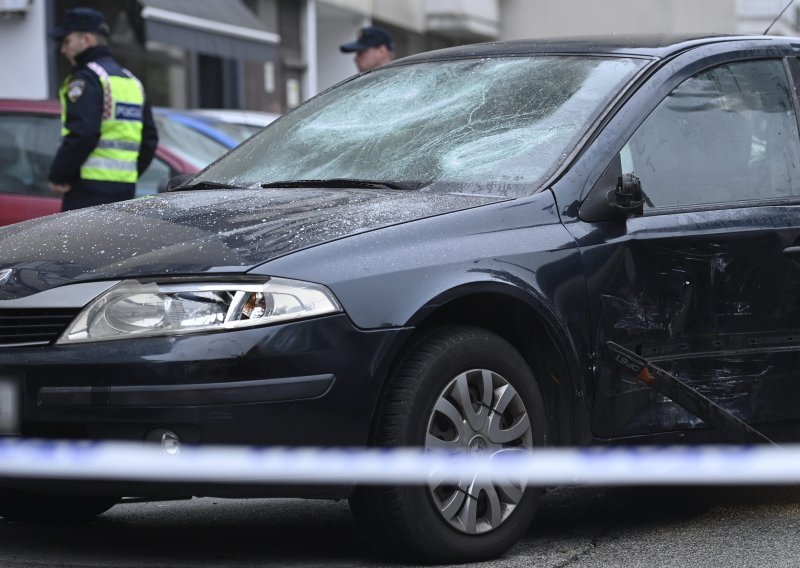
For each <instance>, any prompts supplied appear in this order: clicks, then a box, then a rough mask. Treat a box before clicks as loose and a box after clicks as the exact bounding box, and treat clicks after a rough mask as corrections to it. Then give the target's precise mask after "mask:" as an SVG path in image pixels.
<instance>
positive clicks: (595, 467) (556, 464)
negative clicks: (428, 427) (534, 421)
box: [0, 438, 800, 486]
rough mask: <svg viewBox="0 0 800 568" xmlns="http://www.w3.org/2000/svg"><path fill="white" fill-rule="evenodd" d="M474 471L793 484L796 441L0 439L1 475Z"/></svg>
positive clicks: (331, 477)
mask: <svg viewBox="0 0 800 568" xmlns="http://www.w3.org/2000/svg"><path fill="white" fill-rule="evenodd" d="M475 476H479V477H480V478H481V479H483V480H486V481H489V480H492V481H497V482H502V481H504V480H509V479H513V480H514V481H517V482H519V481H524V482H527V483H528V484H531V485H541V486H552V485H589V484H594V485H681V484H793V483H800V446H788V447H782V448H776V447H768V446H749V447H743V446H714V447H709V446H707V447H698V446H694V447H637V448H631V447H619V448H607V447H595V448H584V449H577V448H574V449H571V448H556V449H542V450H538V451H534V452H531V453H523V452H508V453H507V454H501V455H495V456H494V457H489V456H487V455H481V454H473V455H460V456H455V457H453V456H447V455H444V454H436V453H428V452H424V451H422V450H415V449H393V450H388V449H338V448H248V447H231V446H182V447H181V451H180V453H179V454H177V455H166V454H165V453H164V452H163V451H162V450H161V448H160V447H159V446H158V445H156V444H143V443H128V442H53V441H42V440H30V439H21V438H5V439H3V438H0V480H2V479H3V478H7V479H8V478H15V479H59V480H77V479H91V480H110V481H123V480H124V481H146V482H185V483H191V482H197V483H252V484H270V485H271V484H289V483H290V484H303V485H306V484H341V483H344V484H353V483H357V484H381V485H383V484H388V485H406V484H408V485H411V484H427V483H429V482H430V481H431V479H436V480H437V481H439V482H444V481H452V482H457V481H458V480H460V479H464V478H472V477H475Z"/></svg>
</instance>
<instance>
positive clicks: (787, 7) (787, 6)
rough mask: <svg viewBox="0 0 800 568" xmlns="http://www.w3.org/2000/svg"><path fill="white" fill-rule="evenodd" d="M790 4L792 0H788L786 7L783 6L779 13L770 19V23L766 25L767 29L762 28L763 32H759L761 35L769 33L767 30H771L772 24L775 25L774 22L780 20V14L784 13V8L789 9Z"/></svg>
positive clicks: (792, 2)
mask: <svg viewBox="0 0 800 568" xmlns="http://www.w3.org/2000/svg"><path fill="white" fill-rule="evenodd" d="M792 4H794V0H789V3H788V4H786V7H785V8H784V9H783V10H781V13H780V14H778V15H777V16H775V19H774V20H772V23H771V24H770V25H769V26H768V27H767V29H765V30H764V33H763V34H761V35H767V34H768V33H769V30H771V29H772V26H774V25H775V22H777V21H778V20H780V19H781V16H783V13H784V12H785V11H786V10H788V9H789V6H791V5H792Z"/></svg>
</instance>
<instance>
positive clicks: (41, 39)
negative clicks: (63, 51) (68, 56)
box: [0, 0, 56, 99]
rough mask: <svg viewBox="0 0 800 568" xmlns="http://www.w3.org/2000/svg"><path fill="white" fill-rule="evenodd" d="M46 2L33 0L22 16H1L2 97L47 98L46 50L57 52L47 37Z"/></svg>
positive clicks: (0, 75) (0, 67)
mask: <svg viewBox="0 0 800 568" xmlns="http://www.w3.org/2000/svg"><path fill="white" fill-rule="evenodd" d="M45 22H46V9H45V0H33V2H32V3H31V5H30V6H29V8H28V12H27V14H26V15H25V16H24V17H22V18H19V17H16V16H15V17H12V18H3V17H0V53H3V54H4V55H3V56H2V57H0V77H2V78H3V79H2V81H0V98H19V99H46V98H47V97H48V87H49V85H48V75H47V65H48V62H47V55H48V53H47V50H48V49H52V50H53V51H54V52H55V50H56V46H55V43H54V42H53V41H50V40H49V39H48V38H47V26H46V24H45Z"/></svg>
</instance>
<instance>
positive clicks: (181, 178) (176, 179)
mask: <svg viewBox="0 0 800 568" xmlns="http://www.w3.org/2000/svg"><path fill="white" fill-rule="evenodd" d="M193 177H194V174H180V175H177V176H173V177H171V178H169V181H167V184H166V187H165V188H164V189H163V190H162V189H161V188H160V187H159V191H172V190H173V189H175V188H176V187H180V186H182V185H183V184H185V183H186V182H187V181H189V180H190V179H192V178H193Z"/></svg>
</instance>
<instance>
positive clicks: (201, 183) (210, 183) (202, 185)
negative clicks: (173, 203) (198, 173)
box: [168, 181, 244, 192]
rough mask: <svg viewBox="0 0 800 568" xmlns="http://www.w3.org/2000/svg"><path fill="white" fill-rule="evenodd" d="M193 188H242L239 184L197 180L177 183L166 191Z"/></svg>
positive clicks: (189, 189)
mask: <svg viewBox="0 0 800 568" xmlns="http://www.w3.org/2000/svg"><path fill="white" fill-rule="evenodd" d="M195 189H244V188H243V187H242V186H240V185H230V184H228V183H219V182H216V181H199V182H197V183H192V184H189V185H179V186H178V187H172V188H170V189H169V190H168V191H170V192H172V191H193V190H195Z"/></svg>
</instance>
